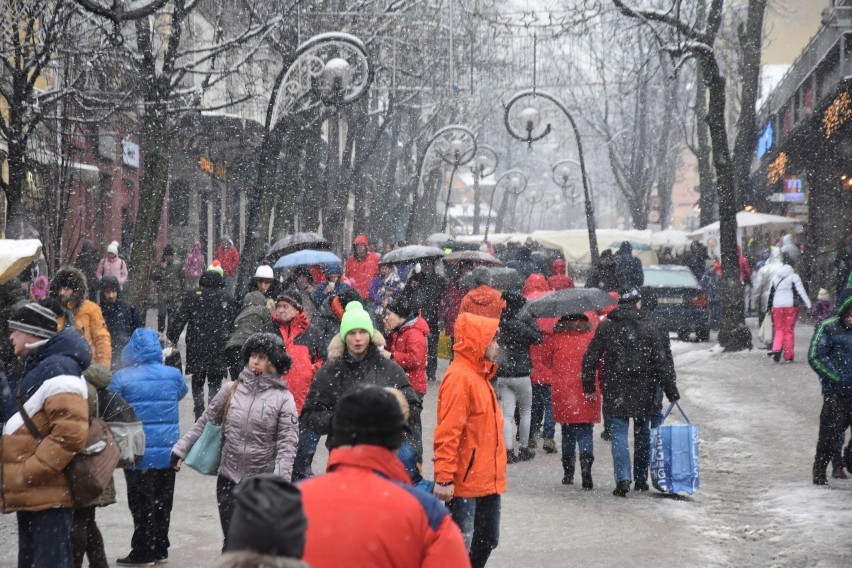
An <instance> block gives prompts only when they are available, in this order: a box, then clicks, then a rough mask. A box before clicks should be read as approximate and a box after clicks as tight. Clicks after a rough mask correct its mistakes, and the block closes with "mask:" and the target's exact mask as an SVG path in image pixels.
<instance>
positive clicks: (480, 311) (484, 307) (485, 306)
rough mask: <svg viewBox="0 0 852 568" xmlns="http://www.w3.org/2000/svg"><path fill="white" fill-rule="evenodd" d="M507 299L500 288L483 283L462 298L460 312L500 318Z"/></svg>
mask: <svg viewBox="0 0 852 568" xmlns="http://www.w3.org/2000/svg"><path fill="white" fill-rule="evenodd" d="M505 307H506V301H505V300H504V299H503V295H502V294H500V292H499V291H498V290H495V289H494V288H492V287H491V286H486V285H485V284H482V285H480V286H477V287H476V288H474V289H473V290H471V291H470V292H468V293H467V294H465V297H464V298H462V301H461V306H460V307H459V314H464V313H469V314H474V315H477V316H482V317H485V318H492V319H500V314H502V313H503V308H505Z"/></svg>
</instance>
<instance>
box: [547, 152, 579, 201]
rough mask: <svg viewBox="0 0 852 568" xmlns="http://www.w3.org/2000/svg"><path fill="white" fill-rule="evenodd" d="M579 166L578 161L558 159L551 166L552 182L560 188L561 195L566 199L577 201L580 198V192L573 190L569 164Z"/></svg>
mask: <svg viewBox="0 0 852 568" xmlns="http://www.w3.org/2000/svg"><path fill="white" fill-rule="evenodd" d="M572 165H573V166H579V165H580V162H577V161H575V160H559V161H558V162H556V163H555V164H553V166H551V174H552V176H553V183H555V184H556V185H558V186H559V187H560V188H561V189H562V195H563V197H565V199H566V200H571V201H577V200H579V199H580V193H579V192H576V191H574V186H573V185H572V184H571V169H572V168H571V166H572Z"/></svg>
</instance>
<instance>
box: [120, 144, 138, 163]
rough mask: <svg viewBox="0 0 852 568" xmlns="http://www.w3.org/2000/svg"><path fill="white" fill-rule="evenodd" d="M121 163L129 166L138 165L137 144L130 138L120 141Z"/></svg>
mask: <svg viewBox="0 0 852 568" xmlns="http://www.w3.org/2000/svg"><path fill="white" fill-rule="evenodd" d="M121 163H122V164H124V165H125V166H130V167H131V168H138V167H139V144H137V143H136V142H131V141H130V140H123V141H122V142H121Z"/></svg>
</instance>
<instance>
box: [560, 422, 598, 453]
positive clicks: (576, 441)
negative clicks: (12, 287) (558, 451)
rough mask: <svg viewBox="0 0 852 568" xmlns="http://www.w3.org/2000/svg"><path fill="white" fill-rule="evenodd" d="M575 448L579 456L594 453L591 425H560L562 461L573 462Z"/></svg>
mask: <svg viewBox="0 0 852 568" xmlns="http://www.w3.org/2000/svg"><path fill="white" fill-rule="evenodd" d="M575 447H577V448H578V449H579V450H580V455H581V456H585V455H593V454H594V453H595V445H594V440H593V438H592V425H591V424H562V459H563V460H571V461H574V460H575V455H576V454H575V453H574V448H575Z"/></svg>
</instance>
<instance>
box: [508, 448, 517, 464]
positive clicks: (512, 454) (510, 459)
mask: <svg viewBox="0 0 852 568" xmlns="http://www.w3.org/2000/svg"><path fill="white" fill-rule="evenodd" d="M506 463H518V456H516V455H515V451H514V450H506Z"/></svg>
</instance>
